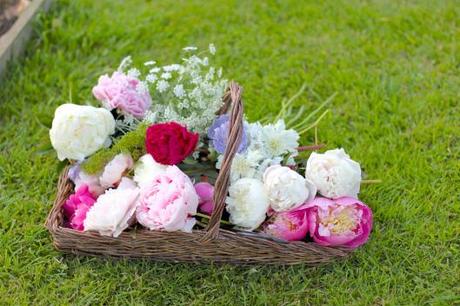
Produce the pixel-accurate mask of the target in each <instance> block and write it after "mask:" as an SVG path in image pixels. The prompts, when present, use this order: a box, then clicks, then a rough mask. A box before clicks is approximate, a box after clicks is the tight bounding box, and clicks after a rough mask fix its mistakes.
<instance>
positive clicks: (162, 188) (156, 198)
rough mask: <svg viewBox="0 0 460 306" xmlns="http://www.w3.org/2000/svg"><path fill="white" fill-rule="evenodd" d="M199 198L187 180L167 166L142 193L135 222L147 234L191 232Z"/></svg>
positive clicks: (176, 168)
mask: <svg viewBox="0 0 460 306" xmlns="http://www.w3.org/2000/svg"><path fill="white" fill-rule="evenodd" d="M197 207H198V195H197V193H196V191H195V188H194V187H193V184H192V182H191V181H190V178H189V177H188V176H187V175H185V174H184V173H183V172H182V171H180V170H179V168H178V167H176V166H169V167H168V168H166V170H165V171H164V172H163V173H160V174H158V175H156V176H155V177H154V178H153V179H152V181H151V183H149V184H148V185H145V186H143V187H142V189H141V196H140V200H139V206H138V208H137V211H136V217H137V221H138V222H139V223H140V224H142V225H143V226H145V227H147V228H149V229H150V230H164V231H168V232H171V231H184V232H191V231H192V228H193V226H194V225H195V222H196V220H195V218H193V217H191V216H192V215H194V214H196V210H197Z"/></svg>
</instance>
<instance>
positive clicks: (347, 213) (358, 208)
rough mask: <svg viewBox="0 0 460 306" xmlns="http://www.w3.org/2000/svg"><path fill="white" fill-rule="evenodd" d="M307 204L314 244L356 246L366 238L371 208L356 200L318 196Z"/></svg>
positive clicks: (370, 218)
mask: <svg viewBox="0 0 460 306" xmlns="http://www.w3.org/2000/svg"><path fill="white" fill-rule="evenodd" d="M308 206H309V208H308V212H307V216H308V223H309V227H310V236H311V237H312V238H313V240H314V241H315V242H316V243H318V244H321V245H325V246H346V247H350V248H357V247H359V246H360V245H362V244H364V243H365V242H366V241H367V239H368V238H369V234H370V232H371V229H372V211H371V209H370V208H369V207H368V206H367V205H366V204H364V203H362V202H360V201H359V200H357V199H354V198H350V197H342V198H338V199H335V200H330V199H326V198H322V197H317V198H316V199H314V200H313V201H312V202H311V203H310V204H308Z"/></svg>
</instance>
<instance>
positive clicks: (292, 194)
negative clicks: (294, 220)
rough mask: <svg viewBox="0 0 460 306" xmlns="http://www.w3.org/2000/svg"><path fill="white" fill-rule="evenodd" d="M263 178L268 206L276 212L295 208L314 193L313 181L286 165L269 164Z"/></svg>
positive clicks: (309, 199)
mask: <svg viewBox="0 0 460 306" xmlns="http://www.w3.org/2000/svg"><path fill="white" fill-rule="evenodd" d="M263 179H264V186H265V189H266V190H267V193H268V198H269V201H270V207H271V208H272V209H273V210H274V211H277V212H281V211H288V210H291V209H294V208H297V207H299V206H301V205H302V204H304V203H305V202H309V201H311V200H313V198H314V197H315V195H316V187H315V186H314V185H313V183H312V182H310V181H309V180H308V179H305V178H304V177H303V176H301V175H300V174H298V173H297V172H295V171H294V170H291V169H290V168H288V167H282V166H280V165H275V166H271V167H269V168H267V170H265V173H264V178H263Z"/></svg>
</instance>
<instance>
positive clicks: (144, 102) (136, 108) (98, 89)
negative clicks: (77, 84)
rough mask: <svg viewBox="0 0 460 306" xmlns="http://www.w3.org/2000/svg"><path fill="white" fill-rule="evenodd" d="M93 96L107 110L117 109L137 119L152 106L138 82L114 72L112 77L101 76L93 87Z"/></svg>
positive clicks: (148, 95)
mask: <svg viewBox="0 0 460 306" xmlns="http://www.w3.org/2000/svg"><path fill="white" fill-rule="evenodd" d="M93 95H94V97H96V99H98V100H99V101H101V102H102V104H103V105H104V107H105V108H107V109H108V110H112V109H118V110H120V112H121V113H124V114H128V115H132V116H134V117H136V118H138V119H142V118H143V117H144V116H145V113H146V111H147V110H148V109H149V108H150V105H151V104H152V99H151V97H150V93H149V91H148V90H146V89H144V88H142V86H140V81H139V80H138V79H136V78H133V77H130V76H127V75H126V74H124V73H122V72H120V71H115V72H114V73H113V74H112V76H110V77H109V76H108V75H106V74H105V75H102V76H100V77H99V81H98V84H97V85H96V86H94V87H93Z"/></svg>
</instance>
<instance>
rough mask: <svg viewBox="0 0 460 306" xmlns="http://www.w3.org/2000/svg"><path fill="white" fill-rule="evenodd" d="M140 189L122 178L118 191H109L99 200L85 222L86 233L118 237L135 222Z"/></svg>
mask: <svg viewBox="0 0 460 306" xmlns="http://www.w3.org/2000/svg"><path fill="white" fill-rule="evenodd" d="M138 197H139V188H137V185H136V183H134V182H133V181H132V180H131V179H129V178H126V177H124V178H122V180H121V182H120V184H119V185H118V187H117V188H116V189H108V190H107V191H106V192H105V193H104V194H102V195H101V196H99V198H97V201H96V203H94V205H93V206H92V207H91V208H90V210H89V211H88V213H87V214H86V219H85V220H84V230H85V231H97V232H99V234H101V235H103V236H112V237H118V236H119V235H120V234H121V233H122V232H123V231H124V230H125V229H126V228H127V227H128V226H129V225H130V224H131V220H133V216H134V213H135V211H136V207H137V204H138V201H137V200H138Z"/></svg>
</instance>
